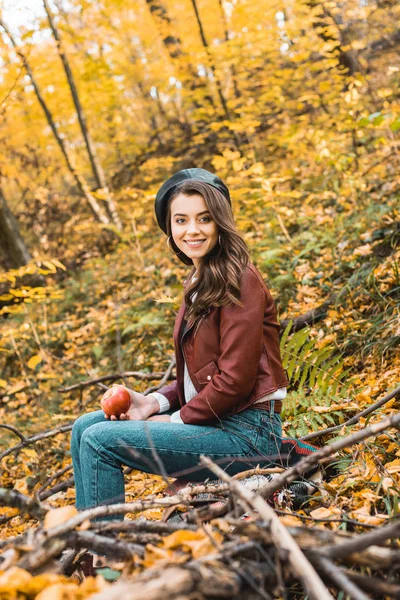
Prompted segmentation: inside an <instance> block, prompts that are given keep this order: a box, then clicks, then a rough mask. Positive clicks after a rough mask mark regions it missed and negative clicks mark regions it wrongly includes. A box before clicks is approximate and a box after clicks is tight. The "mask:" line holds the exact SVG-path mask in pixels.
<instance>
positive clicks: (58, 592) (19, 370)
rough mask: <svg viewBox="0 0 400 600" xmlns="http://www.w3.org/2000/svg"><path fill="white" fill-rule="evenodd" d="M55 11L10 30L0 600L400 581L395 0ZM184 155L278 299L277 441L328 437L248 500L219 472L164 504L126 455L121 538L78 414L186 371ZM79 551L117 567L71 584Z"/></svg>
mask: <svg viewBox="0 0 400 600" xmlns="http://www.w3.org/2000/svg"><path fill="white" fill-rule="evenodd" d="M54 4H55V5H56V6H53V8H52V9H51V10H53V9H54V15H53V26H51V10H50V9H49V8H48V9H47V10H48V11H50V13H47V16H46V14H44V15H43V17H41V18H38V19H37V21H36V22H35V25H34V26H32V28H31V29H29V28H26V29H23V30H22V33H21V36H20V37H18V38H16V37H15V36H13V33H12V31H11V30H10V29H9V28H8V27H7V14H6V13H7V11H6V10H4V11H2V15H1V20H0V26H1V28H2V35H3V42H2V45H1V46H0V53H1V59H2V61H3V62H2V64H3V78H2V79H1V80H0V88H1V98H2V100H1V102H0V108H1V111H0V119H1V123H2V126H3V127H2V130H1V131H2V133H1V134H0V143H1V155H0V158H2V159H3V158H4V160H3V161H2V162H3V163H4V166H3V165H2V169H1V177H2V181H1V188H0V217H1V216H2V215H3V213H4V211H5V207H7V206H8V205H9V208H7V211H9V212H8V213H7V214H11V213H12V214H13V215H14V217H15V220H16V221H18V226H19V231H20V232H21V236H22V238H23V243H24V244H25V246H26V252H25V255H24V256H25V258H24V259H23V260H22V262H21V264H18V265H13V264H11V263H12V259H14V257H13V256H11V254H12V253H11V252H7V248H6V246H5V245H4V244H3V238H0V249H1V251H2V254H1V255H0V265H1V268H2V270H1V272H0V369H1V371H0V461H1V471H0V477H1V489H0V506H1V508H0V524H1V529H0V598H1V599H2V598H5V599H6V598H7V599H8V598H13V599H14V598H18V600H19V599H20V598H21V599H22V598H23V599H25V598H29V599H34V598H35V599H37V600H53V598H55V599H57V600H69V599H73V598H82V599H83V598H87V597H91V596H93V595H94V594H97V598H107V600H108V599H112V597H113V594H114V595H115V597H117V596H118V597H121V596H123V597H124V598H125V597H126V598H132V599H133V598H138V597H143V596H149V598H155V599H156V598H160V599H161V598H163V599H164V598H166V597H171V598H182V597H186V598H196V599H197V598H201V600H203V598H212V597H236V596H238V595H240V594H243V593H246V594H248V596H246V597H252V595H254V597H264V598H270V597H272V596H270V595H269V592H271V594H273V597H275V598H290V599H292V598H293V599H297V598H299V599H300V598H303V597H305V596H304V594H305V593H307V594H308V595H307V597H312V598H318V600H324V598H326V599H327V600H328V598H332V595H331V594H333V593H334V594H335V595H336V596H335V597H337V598H341V599H342V598H345V597H350V596H352V597H354V598H356V599H357V600H361V599H365V598H366V597H369V596H367V595H366V594H369V595H371V594H372V596H373V597H377V598H386V597H390V598H391V597H393V598H398V597H400V590H399V588H400V585H399V570H398V565H399V546H398V539H399V531H398V527H399V521H398V514H399V506H398V504H399V493H400V449H399V448H400V445H399V441H400V434H399V402H400V400H399V394H398V392H396V391H395V390H396V389H397V388H398V386H399V373H400V354H399V340H400V268H399V264H400V261H399V258H400V248H399V239H400V226H399V205H400V203H399V196H400V187H399V183H400V177H399V173H400V169H399V166H400V158H399V156H400V155H399V131H400V112H399V102H398V100H399V95H400V94H399V89H400V88H399V83H400V71H399V68H398V27H397V23H398V18H399V7H398V6H397V4H396V3H393V2H390V1H388V2H384V3H376V6H375V3H374V4H372V3H370V2H364V3H359V2H356V1H354V2H353V0H352V1H351V2H348V3H346V6H344V5H343V3H338V2H329V3H318V2H309V1H307V2H306V1H303V0H296V2H294V3H292V4H293V5H292V4H291V8H290V10H289V9H288V8H287V7H286V8H285V10H283V8H282V6H281V3H280V2H278V1H273V2H270V3H268V7H265V6H264V3H259V2H257V1H256V2H248V1H247V0H242V1H241V2H239V3H219V9H221V11H220V13H218V14H219V17H218V19H216V18H214V17H215V7H214V5H213V3H212V0H204V2H203V5H202V6H201V7H200V12H199V11H197V12H195V13H193V15H194V16H196V23H197V26H198V28H199V32H202V35H201V34H200V33H199V32H197V34H196V35H193V23H194V20H193V18H191V17H190V15H191V14H192V12H191V11H192V10H193V7H194V6H196V3H195V2H192V3H187V6H186V10H185V11H183V12H182V14H181V13H179V11H177V9H176V5H175V3H174V2H172V1H167V2H166V3H165V5H164V3H162V2H159V1H158V0H157V2H156V1H155V0H152V1H150V0H149V1H147V2H146V3H145V2H143V3H136V2H135V3H134V4H135V11H136V12H135V11H133V10H130V7H129V6H128V5H125V3H121V2H117V1H114V0H112V1H111V0H110V1H109V2H96V3H92V2H83V3H81V2H78V1H75V0H71V2H69V3H68V7H64V10H62V6H63V3H62V2H57V3H54ZM236 4H238V5H237V6H236ZM44 5H46V3H44ZM189 5H190V6H189ZM228 5H229V6H228ZM157 6H158V8H159V10H155V8H154V7H157ZM56 8H57V11H56ZM206 9H207V10H206ZM3 13H4V14H3ZM200 13H201V15H202V17H203V19H204V22H203V24H201V19H200V16H199V15H200ZM171 15H172V16H173V18H172V16H171ZM193 15H192V16H193ZM211 16H212V17H213V18H211ZM49 19H50V20H49ZM54 28H56V32H54ZM57 28H58V29H57ZM57 31H58V34H57ZM167 31H169V33H170V34H171V32H172V33H173V35H166V32H167ZM43 32H44V33H45V34H46V35H44V36H43V38H41V37H40V34H41V33H43ZM204 32H206V35H205V34H204ZM221 32H223V35H222V33H221ZM57 35H59V36H60V35H61V38H60V39H61V40H62V41H61V42H60V41H59V40H58V42H57V44H55V43H54V39H53V37H52V36H57ZM207 38H208V39H209V42H207ZM55 39H57V37H55ZM62 49H64V51H65V55H64V59H63V60H67V59H66V57H67V58H68V57H69V58H70V61H71V65H72V66H71V69H70V70H71V73H75V74H76V76H77V81H78V85H77V86H76V90H78V91H76V93H77V94H78V92H79V94H78V95H79V98H80V101H81V108H80V109H79V104H78V105H77V104H76V99H75V101H74V103H73V101H72V100H71V89H72V87H73V86H72V87H71V81H70V79H65V78H64V72H63V71H61V69H60V64H61V63H60V61H59V59H60V56H61V55H60V52H61V50H62ZM63 64H64V63H63ZM82 106H83V107H84V110H85V111H86V114H87V120H86V129H87V130H86V131H85V127H82V121H81V120H79V118H77V115H78V114H79V110H83V108H82ZM46 108H47V112H46V110H45V109H46ZM78 123H80V127H78ZM89 134H92V136H93V140H94V142H93V140H92V142H93V143H92V147H93V148H97V156H93V155H91V156H90V155H89V154H90V153H89V154H87V151H88V152H89V150H87V148H88V147H89V148H90V143H87V139H88V138H87V136H88V135H89ZM82 135H84V136H86V137H85V140H86V142H85V144H86V145H84V143H83V141H82V140H83V138H82ZM89 137H90V136H89ZM89 141H90V140H89ZM96 161H97V162H98V164H100V165H103V167H104V172H105V173H106V175H104V173H103V172H102V170H101V169H99V168H98V164H97V166H96ZM194 166H196V167H204V168H206V169H209V170H211V171H213V172H216V173H218V175H219V176H220V177H221V178H222V179H223V180H224V181H225V182H226V183H227V185H228V187H229V189H230V192H231V196H232V205H233V211H234V216H235V220H236V223H237V227H238V229H239V231H240V232H241V234H242V235H243V238H244V239H245V241H246V243H247V244H248V247H249V250H250V254H251V258H252V261H253V262H254V264H255V265H256V266H257V268H258V269H259V270H260V272H261V273H262V275H263V277H264V279H265V281H266V282H267V284H268V286H269V288H270V290H271V292H272V294H273V296H274V298H275V302H276V306H277V309H278V313H279V317H280V320H281V323H282V337H281V350H282V357H283V361H284V365H285V368H286V369H287V371H288V374H289V375H290V388H289V394H288V398H287V400H286V402H285V403H284V408H283V413H282V420H283V428H284V432H285V434H286V435H287V436H292V437H295V438H300V439H303V440H305V441H309V442H310V443H312V444H315V445H317V446H318V447H320V448H321V450H320V451H319V452H318V453H317V454H315V455H313V456H314V457H316V458H314V459H312V458H310V457H308V458H307V459H306V461H305V462H304V465H303V467H304V468H303V467H301V468H300V467H299V468H297V467H296V468H294V469H292V470H291V469H289V470H285V471H284V472H274V473H273V474H274V477H275V478H273V479H272V480H271V481H269V483H268V484H267V486H266V487H264V488H263V489H262V490H261V489H260V490H256V491H258V492H259V493H254V492H252V491H249V490H248V489H247V490H246V489H244V488H243V486H240V485H239V483H238V481H240V479H239V480H238V479H237V478H236V479H235V478H234V479H233V480H231V479H227V478H226V477H225V476H224V474H223V473H222V474H221V472H220V471H218V465H211V467H210V468H212V469H213V470H214V473H215V476H216V478H217V479H218V478H220V479H221V480H222V482H221V483H220V484H219V485H217V486H216V485H213V484H209V483H207V482H206V483H205V484H204V485H199V486H195V487H194V488H193V487H190V486H189V487H187V488H185V489H183V490H180V491H178V492H177V493H176V494H175V495H172V496H171V495H168V494H167V493H166V492H165V490H166V488H167V485H168V483H169V482H167V481H165V480H163V478H162V477H159V476H152V475H146V474H143V473H139V472H135V471H129V470H128V471H127V472H126V492H127V497H126V500H127V504H126V505H124V507H123V508H122V509H121V510H122V511H123V512H124V513H125V514H126V515H127V519H126V523H127V524H126V525H125V526H123V527H125V529H124V528H123V527H122V529H121V528H120V529H118V528H116V527H114V529H113V526H112V525H106V524H104V523H103V524H102V526H101V527H100V526H97V525H96V522H95V521H93V520H92V519H93V514H92V513H89V514H86V513H85V514H84V515H77V514H76V510H75V508H74V501H75V490H74V486H73V478H72V469H71V456H70V449H69V437H70V430H71V427H72V423H73V421H74V420H75V419H76V418H77V417H78V416H79V415H80V414H82V413H84V412H87V411H91V410H95V409H97V408H98V407H99V400H100V397H101V395H102V394H103V392H104V390H105V389H107V388H108V387H109V386H110V385H111V384H112V383H113V382H119V383H124V384H126V385H127V386H128V387H131V388H135V389H137V390H139V391H142V392H143V391H145V390H149V389H154V387H157V386H159V385H160V381H162V380H163V379H168V378H171V377H173V376H174V372H173V345H172V328H173V323H174V318H175V314H176V311H177V309H178V307H179V304H180V300H181V297H182V282H183V280H184V279H185V277H186V276H187V273H188V270H187V267H184V266H182V264H181V263H179V262H178V261H177V259H176V257H175V256H173V255H172V254H171V253H170V252H169V249H168V247H167V245H166V238H165V236H164V235H163V234H161V233H160V232H159V230H158V229H157V226H156V221H155V217H154V211H153V206H154V198H155V194H156V191H157V189H158V187H159V186H160V184H161V183H162V182H163V181H164V180H165V179H166V178H167V177H169V176H170V175H171V173H173V172H174V171H177V170H179V169H182V168H188V167H194ZM96 207H97V208H96ZM2 223H3V222H2V221H0V234H1V235H2V236H3V234H4V231H5V230H4V231H3V229H2V227H3V225H2ZM17 229H18V228H16V229H14V233H13V235H14V234H15V232H16V231H17ZM4 239H5V238H4ZM5 248H6V249H5ZM204 460H206V459H204ZM313 460H314V461H316V462H318V464H319V465H320V466H321V467H322V476H320V477H319V479H318V481H317V482H316V484H315V486H314V493H312V494H311V493H308V495H307V496H305V497H304V498H303V501H302V502H300V503H294V502H293V500H292V497H291V495H290V493H289V492H288V489H289V488H290V484H291V483H293V482H298V481H301V480H302V475H303V472H304V470H307V469H309V468H313V467H314V466H315V464H314V463H313V462H312V461H313ZM307 461H308V462H307ZM255 467H257V466H256V465H255ZM296 469H297V470H296ZM302 469H303V470H302ZM254 473H257V474H258V475H259V474H260V473H261V474H264V475H268V476H269V475H271V473H270V472H265V471H264V472H262V470H261V471H260V470H259V469H257V468H256V470H255V471H254ZM224 477H225V479H224ZM204 493H207V494H211V496H212V497H213V499H214V501H215V502H214V503H213V504H211V505H209V503H208V504H207V503H206V504H205V505H204V506H202V505H201V504H202V503H201V500H199V498H200V497H201V495H202V494H204ZM272 498H273V499H274V500H273V501H272V500H271V499H272ZM267 501H269V503H268V502H267ZM271 504H273V505H274V509H275V512H274V511H273V510H272V507H271ZM177 507H178V512H179V510H180V511H181V513H182V514H183V513H184V512H185V511H187V509H188V508H190V511H191V512H190V517H188V520H187V521H186V522H185V523H183V524H173V523H166V522H164V521H163V520H162V519H163V518H165V516H166V514H167V512H168V511H170V510H171V508H177ZM101 510H103V512H101V511H100V513H101V514H100V513H99V515H100V516H107V510H109V509H108V508H107V507H103V509H101ZM243 513H246V514H247V517H248V518H246V519H241V516H242V515H243ZM141 517H143V518H142V519H141ZM144 518H146V519H147V520H146V521H145V520H144ZM79 519H81V520H79ZM368 536H369V537H368ZM385 536H386V537H385ZM390 539H391V540H393V542H392V543H390V544H389V543H388V540H390ZM296 545H297V546H296ZM88 547H89V548H92V549H95V550H97V551H99V552H100V553H105V554H106V555H107V556H108V558H109V562H110V565H111V567H112V569H106V570H105V572H103V576H104V577H97V578H96V579H87V580H86V581H84V582H83V583H80V582H79V581H78V580H77V577H76V573H75V574H74V573H73V571H74V568H73V567H74V564H75V562H74V561H76V560H77V558H79V555H80V553H82V552H83V551H84V549H85V548H88ZM299 549H300V550H299ZM334 561H335V562H334ZM121 570H123V573H124V577H123V578H122V579H121V582H117V583H115V584H114V586H113V587H111V586H110V585H109V583H107V581H106V580H107V579H108V580H112V579H113V578H114V577H115V572H117V573H118V572H120V571H121ZM317 573H318V575H317ZM74 577H75V579H74ZM319 578H322V579H323V580H324V581H328V582H329V584H327V586H325V585H324V584H322V582H321V579H319ZM299 582H301V584H302V585H300V584H299ZM124 586H125V587H124ZM127 586H128V587H127ZM152 586H153V587H152ZM328 587H329V590H328ZM113 590H115V591H113ZM304 590H306V592H304ZM152 594H153V595H152ZM196 594H197V595H196ZM93 597H95V596H93Z"/></svg>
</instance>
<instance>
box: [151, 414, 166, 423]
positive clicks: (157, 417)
mask: <svg viewBox="0 0 400 600" xmlns="http://www.w3.org/2000/svg"><path fill="white" fill-rule="evenodd" d="M146 420H147V421H160V422H161V421H163V422H165V423H170V422H171V417H170V416H169V415H154V417H149V418H148V419H146Z"/></svg>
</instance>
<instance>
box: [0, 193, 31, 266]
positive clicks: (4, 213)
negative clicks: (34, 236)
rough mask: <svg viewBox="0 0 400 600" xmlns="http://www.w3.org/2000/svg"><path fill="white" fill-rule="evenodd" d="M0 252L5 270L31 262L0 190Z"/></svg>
mask: <svg viewBox="0 0 400 600" xmlns="http://www.w3.org/2000/svg"><path fill="white" fill-rule="evenodd" d="M0 251H1V263H2V264H3V266H4V267H5V268H6V269H18V268H19V267H22V266H24V265H26V264H27V263H28V262H29V261H30V260H31V255H30V254H29V250H28V248H27V247H26V244H25V242H24V240H23V239H22V236H21V234H20V232H19V227H18V223H17V221H16V219H15V217H14V215H13V214H12V212H11V210H10V209H9V207H8V205H7V202H6V199H5V198H4V195H3V192H2V190H1V189H0Z"/></svg>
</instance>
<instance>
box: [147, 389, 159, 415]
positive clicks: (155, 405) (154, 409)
mask: <svg viewBox="0 0 400 600" xmlns="http://www.w3.org/2000/svg"><path fill="white" fill-rule="evenodd" d="M146 400H147V401H148V405H149V409H150V410H151V412H150V413H149V417H150V416H151V415H156V414H158V413H159V411H160V404H159V402H158V400H157V398H156V397H155V396H153V395H152V394H149V395H148V396H146Z"/></svg>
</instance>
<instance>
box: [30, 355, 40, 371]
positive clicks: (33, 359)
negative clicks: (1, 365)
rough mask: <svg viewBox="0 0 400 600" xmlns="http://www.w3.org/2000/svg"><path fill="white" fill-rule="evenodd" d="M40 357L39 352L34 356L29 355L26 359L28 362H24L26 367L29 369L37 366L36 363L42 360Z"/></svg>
mask: <svg viewBox="0 0 400 600" xmlns="http://www.w3.org/2000/svg"><path fill="white" fill-rule="evenodd" d="M42 360H43V359H42V357H41V356H40V354H35V355H34V356H31V357H30V359H29V360H28V362H27V363H26V364H27V365H28V367H29V368H30V369H35V368H36V367H37V365H38V364H39V363H40V362H42Z"/></svg>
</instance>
